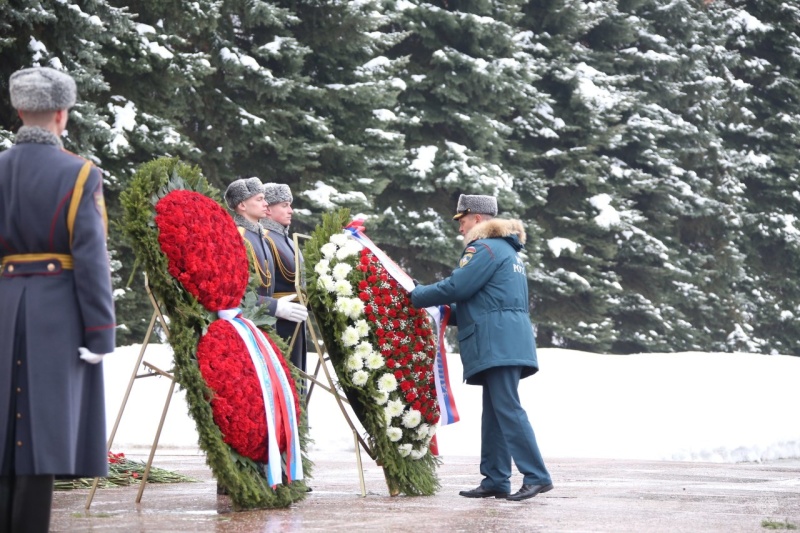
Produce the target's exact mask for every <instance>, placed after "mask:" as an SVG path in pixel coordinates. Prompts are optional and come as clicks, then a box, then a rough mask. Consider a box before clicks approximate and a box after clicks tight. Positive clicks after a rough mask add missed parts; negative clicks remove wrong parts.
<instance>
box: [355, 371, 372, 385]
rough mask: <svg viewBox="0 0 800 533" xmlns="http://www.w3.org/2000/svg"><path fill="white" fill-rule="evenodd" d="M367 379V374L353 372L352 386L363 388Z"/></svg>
mask: <svg viewBox="0 0 800 533" xmlns="http://www.w3.org/2000/svg"><path fill="white" fill-rule="evenodd" d="M368 379H369V374H367V373H366V372H365V371H363V370H358V371H356V372H354V373H353V376H352V380H353V385H355V386H357V387H363V386H364V385H366V384H367V380H368Z"/></svg>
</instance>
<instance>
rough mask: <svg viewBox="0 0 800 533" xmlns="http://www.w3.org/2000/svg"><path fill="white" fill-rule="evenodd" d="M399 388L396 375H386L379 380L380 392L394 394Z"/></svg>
mask: <svg viewBox="0 0 800 533" xmlns="http://www.w3.org/2000/svg"><path fill="white" fill-rule="evenodd" d="M396 388H397V378H396V377H394V374H389V373H386V374H384V375H382V376H381V377H380V378H378V390H382V391H383V392H392V391H393V390H395V389H396Z"/></svg>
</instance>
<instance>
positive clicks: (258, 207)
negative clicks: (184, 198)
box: [225, 178, 308, 323]
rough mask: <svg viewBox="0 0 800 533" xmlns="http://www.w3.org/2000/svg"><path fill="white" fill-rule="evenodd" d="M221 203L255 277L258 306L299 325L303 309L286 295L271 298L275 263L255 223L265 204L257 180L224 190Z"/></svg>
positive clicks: (242, 181) (304, 314)
mask: <svg viewBox="0 0 800 533" xmlns="http://www.w3.org/2000/svg"><path fill="white" fill-rule="evenodd" d="M225 202H226V203H227V204H228V207H229V208H230V209H231V211H233V212H234V215H233V221H234V222H235V223H236V226H237V227H238V228H239V233H240V234H241V235H242V238H243V241H244V244H245V248H246V249H247V255H248V258H249V260H250V263H251V264H252V265H253V267H254V270H255V271H256V272H257V274H258V276H257V277H258V280H257V284H258V287H257V293H258V304H259V305H260V306H264V307H265V308H266V312H267V314H268V315H270V316H274V317H276V318H278V319H279V321H280V320H286V321H289V322H292V323H297V322H302V321H304V320H305V319H306V318H307V317H308V311H307V310H306V308H305V307H304V306H302V305H300V304H298V303H295V302H292V301H291V300H293V299H294V298H293V297H292V296H289V295H279V297H278V298H276V297H275V296H274V294H275V261H274V259H273V256H272V250H271V248H270V244H269V242H268V241H267V240H266V237H265V235H266V230H265V229H264V228H262V227H261V225H260V224H259V220H261V219H263V218H264V217H266V214H267V202H266V200H265V199H264V186H263V184H262V183H261V180H259V179H258V178H247V179H238V180H236V181H234V182H232V183H231V184H230V185H228V188H227V189H226V190H225Z"/></svg>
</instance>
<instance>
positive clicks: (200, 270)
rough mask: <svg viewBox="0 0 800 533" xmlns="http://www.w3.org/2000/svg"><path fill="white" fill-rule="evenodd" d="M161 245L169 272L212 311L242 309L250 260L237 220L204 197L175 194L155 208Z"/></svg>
mask: <svg viewBox="0 0 800 533" xmlns="http://www.w3.org/2000/svg"><path fill="white" fill-rule="evenodd" d="M155 207H156V219H155V220H156V225H157V226H158V229H159V235H158V243H159V244H160V245H161V250H162V251H163V252H164V255H166V256H167V259H168V260H169V265H168V270H169V273H170V274H172V276H173V277H174V278H175V279H177V280H178V281H179V282H181V285H183V287H184V288H185V289H186V290H187V291H189V292H190V293H191V294H192V295H193V296H194V297H195V298H197V301H198V302H200V303H201V304H202V305H203V307H205V308H206V309H208V310H209V311H215V312H216V311H220V310H222V309H232V308H234V307H236V306H238V305H239V302H241V301H242V296H243V295H244V291H245V289H246V288H247V283H248V280H249V272H248V266H247V255H246V254H245V250H244V246H242V239H241V237H240V236H239V232H238V231H237V230H236V225H235V224H234V223H233V219H232V218H231V217H230V216H229V215H228V213H226V212H225V210H224V209H222V207H220V206H219V204H217V203H216V202H215V201H213V200H211V199H210V198H208V197H207V196H204V195H202V194H200V193H196V192H194V191H187V190H176V191H172V192H170V193H169V194H167V195H166V196H165V197H164V198H162V199H161V200H159V201H158V203H157V204H156V206H155Z"/></svg>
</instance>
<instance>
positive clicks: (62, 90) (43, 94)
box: [8, 67, 78, 111]
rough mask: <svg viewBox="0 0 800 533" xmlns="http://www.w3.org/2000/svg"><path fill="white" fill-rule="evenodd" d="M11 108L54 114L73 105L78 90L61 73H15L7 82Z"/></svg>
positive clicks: (42, 70) (46, 69) (36, 69)
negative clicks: (52, 112)
mask: <svg viewBox="0 0 800 533" xmlns="http://www.w3.org/2000/svg"><path fill="white" fill-rule="evenodd" d="M8 86H9V92H10V93H11V105H12V106H13V107H14V109H16V110H18V111H57V110H59V109H69V108H70V107H72V106H74V105H75V98H76V97H77V95H78V89H77V88H76V87H75V80H73V79H72V76H70V75H69V74H67V73H65V72H61V71H59V70H56V69H53V68H50V67H32V68H24V69H22V70H18V71H16V72H15V73H14V74H12V75H11V77H10V78H9V80H8Z"/></svg>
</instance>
